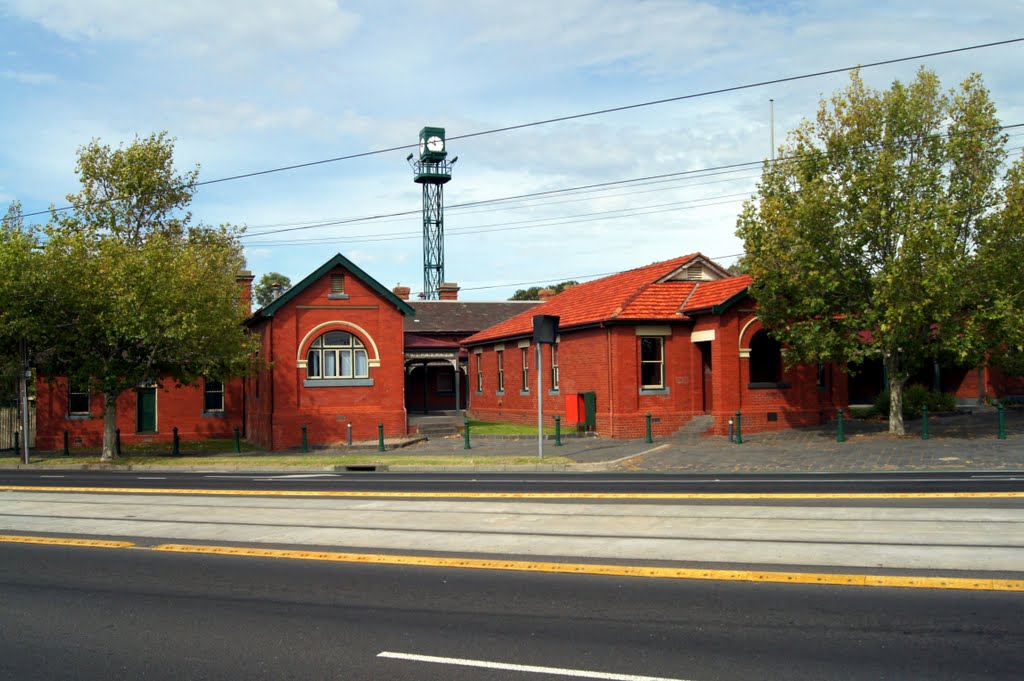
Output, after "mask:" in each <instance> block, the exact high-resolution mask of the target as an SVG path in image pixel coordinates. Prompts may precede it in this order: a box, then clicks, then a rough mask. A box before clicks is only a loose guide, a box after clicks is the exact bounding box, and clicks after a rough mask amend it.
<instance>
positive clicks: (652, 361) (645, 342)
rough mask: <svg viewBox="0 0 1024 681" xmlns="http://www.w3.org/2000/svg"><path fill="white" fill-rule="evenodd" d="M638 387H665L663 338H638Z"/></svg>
mask: <svg viewBox="0 0 1024 681" xmlns="http://www.w3.org/2000/svg"><path fill="white" fill-rule="evenodd" d="M640 387H641V388H648V389H650V388H664V387H665V339H664V338H660V337H657V336H643V337H641V338H640Z"/></svg>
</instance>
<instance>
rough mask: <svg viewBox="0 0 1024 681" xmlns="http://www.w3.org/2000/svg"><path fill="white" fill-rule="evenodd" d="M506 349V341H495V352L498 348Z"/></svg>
mask: <svg viewBox="0 0 1024 681" xmlns="http://www.w3.org/2000/svg"><path fill="white" fill-rule="evenodd" d="M504 349H505V344H504V343H495V344H494V351H495V352H497V351H498V350H504Z"/></svg>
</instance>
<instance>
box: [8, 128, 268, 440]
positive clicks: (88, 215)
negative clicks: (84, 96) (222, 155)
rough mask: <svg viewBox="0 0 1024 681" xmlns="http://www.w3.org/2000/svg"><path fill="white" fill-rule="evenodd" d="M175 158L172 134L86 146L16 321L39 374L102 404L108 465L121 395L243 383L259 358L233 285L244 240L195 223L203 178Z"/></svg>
mask: <svg viewBox="0 0 1024 681" xmlns="http://www.w3.org/2000/svg"><path fill="white" fill-rule="evenodd" d="M173 156H174V141H173V139H171V138H169V137H168V136H167V135H166V134H164V133H161V134H154V135H151V136H149V137H147V138H142V139H140V138H136V139H135V140H134V141H133V142H132V143H131V144H129V145H127V146H121V147H119V148H117V149H112V148H111V147H109V146H107V145H101V144H100V143H99V141H97V140H93V141H92V142H90V143H89V144H87V145H86V146H84V147H82V148H81V149H80V150H79V158H78V166H77V169H78V174H79V179H80V181H81V186H82V188H81V190H80V191H79V192H78V193H76V194H71V195H69V196H68V197H67V199H68V202H69V203H70V206H71V210H68V211H62V212H58V211H54V212H53V217H52V220H51V221H50V223H49V224H48V225H46V226H45V227H43V228H41V230H40V233H39V236H40V239H39V242H40V246H41V252H38V253H37V255H38V257H37V258H35V259H34V266H33V267H30V268H29V270H30V274H31V277H32V278H33V282H34V290H33V291H27V292H25V296H26V298H25V300H24V302H25V304H24V305H23V306H22V307H20V308H18V310H16V311H15V312H14V313H13V314H14V315H15V316H16V317H17V319H16V322H17V323H18V324H20V325H21V327H20V328H23V329H24V330H25V332H26V333H27V335H28V338H29V341H30V343H31V346H30V351H31V353H32V359H33V363H34V364H35V365H36V366H38V368H39V370H40V372H41V373H42V375H44V376H48V377H54V376H67V377H68V379H69V380H70V381H72V382H73V383H75V384H76V385H79V386H88V389H89V390H90V392H96V393H101V394H102V395H103V396H104V438H103V458H105V459H109V458H112V457H113V456H114V434H115V428H116V411H115V402H116V400H117V398H118V396H119V395H121V394H122V393H123V392H125V391H126V390H131V389H134V388H137V387H140V386H145V385H152V384H157V385H159V384H161V383H162V382H164V381H168V380H169V381H174V382H176V383H182V384H189V383H194V382H196V381H197V380H198V379H199V378H200V377H204V376H205V377H211V378H214V379H217V380H223V379H226V378H229V377H231V376H235V375H238V374H240V373H241V372H243V371H244V370H245V369H246V368H247V366H248V364H249V361H250V357H251V352H252V350H253V349H254V346H253V340H252V339H251V338H249V337H248V335H247V334H246V332H245V330H244V327H243V326H242V320H243V319H244V317H245V315H246V313H247V312H248V301H243V300H241V298H242V296H241V291H240V289H239V285H238V283H237V274H238V273H239V272H240V271H241V270H242V269H244V265H245V263H244V258H243V255H242V248H241V245H240V242H239V238H238V237H239V236H240V234H241V230H240V229H239V228H236V227H232V226H228V225H224V226H220V227H209V226H206V225H193V224H192V222H191V214H190V213H188V212H187V210H186V209H187V206H188V204H189V203H190V201H191V199H192V195H193V194H194V192H195V180H196V177H197V175H198V170H197V169H192V170H190V171H187V172H185V173H178V172H177V171H176V170H175V169H174V164H173ZM23 231H24V230H23ZM4 251H8V248H7V247H6V245H5V248H4ZM0 257H2V256H0ZM18 257H21V256H18Z"/></svg>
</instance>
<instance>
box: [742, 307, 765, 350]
mask: <svg viewBox="0 0 1024 681" xmlns="http://www.w3.org/2000/svg"><path fill="white" fill-rule="evenodd" d="M759 321H761V318H760V317H752V318H751V319H750V321H748V322H747V323H746V324H744V325H743V328H742V329H740V338H739V346H740V347H739V350H740V359H749V358H750V346H749V345H748V346H747V347H743V337H744V336H745V335H747V329H749V328H750V325H751V324H753V323H754V322H759ZM762 326H763V325H762Z"/></svg>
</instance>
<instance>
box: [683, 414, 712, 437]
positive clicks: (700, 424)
mask: <svg viewBox="0 0 1024 681" xmlns="http://www.w3.org/2000/svg"><path fill="white" fill-rule="evenodd" d="M714 427H715V417H714V416H711V415H708V414H702V415H699V416H694V417H693V418H691V419H690V420H689V421H687V422H686V423H685V424H683V426H682V427H681V428H680V429H679V430H677V431H676V435H681V436H690V437H700V436H701V435H703V434H704V433H706V432H708V431H709V430H711V429H712V428H714Z"/></svg>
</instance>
